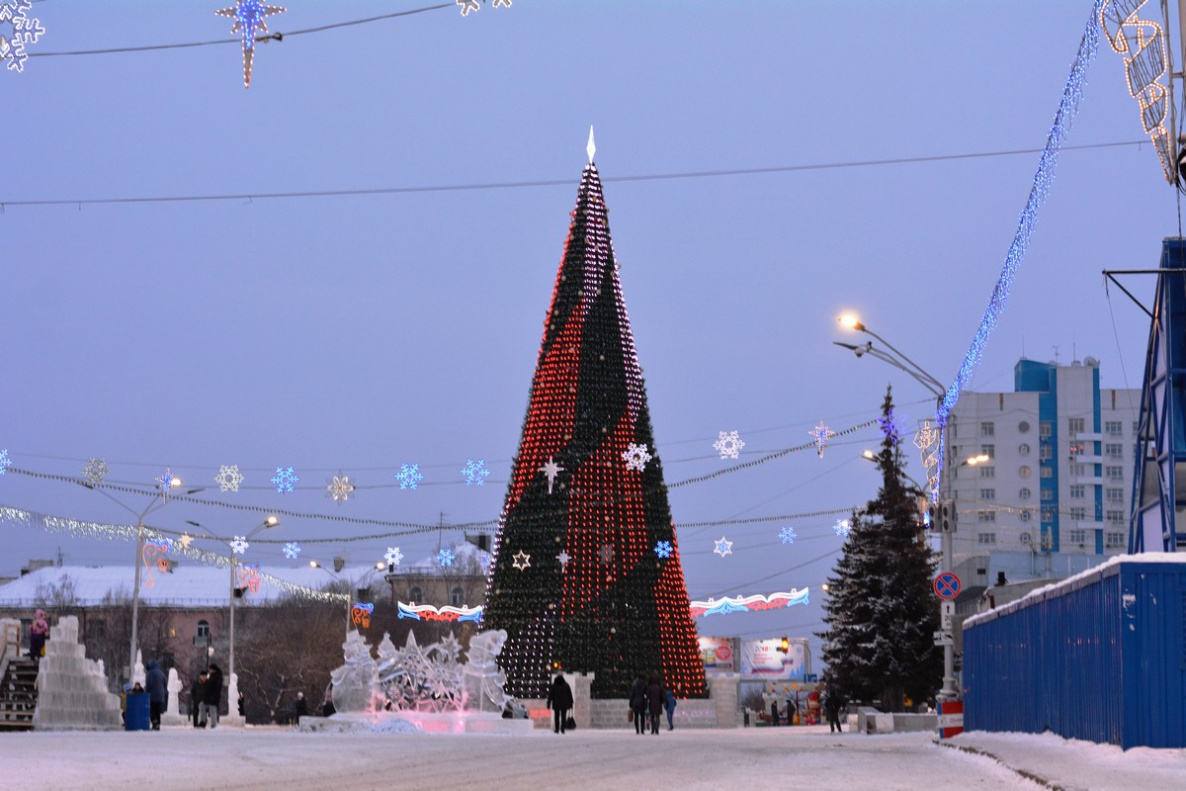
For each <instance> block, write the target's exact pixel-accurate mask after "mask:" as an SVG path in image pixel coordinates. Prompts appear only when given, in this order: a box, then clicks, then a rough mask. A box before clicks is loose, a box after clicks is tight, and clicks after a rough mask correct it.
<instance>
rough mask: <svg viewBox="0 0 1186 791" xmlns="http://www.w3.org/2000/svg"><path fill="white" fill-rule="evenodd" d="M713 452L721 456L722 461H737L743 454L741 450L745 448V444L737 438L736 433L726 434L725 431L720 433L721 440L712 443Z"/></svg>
mask: <svg viewBox="0 0 1186 791" xmlns="http://www.w3.org/2000/svg"><path fill="white" fill-rule="evenodd" d="M712 447H713V450H715V451H716V452H717V453H719V454H721V458H722V459H736V458H738V456H739V455H740V454H741V449H742V448H744V447H745V442H743V441H742V440H741V438H740V437H738V436H737V432H736V431H730V432H729V433H728V434H726V433H725V432H724V431H722V432H720V438H719V439H718V440H717V441H716V442H714V443H712Z"/></svg>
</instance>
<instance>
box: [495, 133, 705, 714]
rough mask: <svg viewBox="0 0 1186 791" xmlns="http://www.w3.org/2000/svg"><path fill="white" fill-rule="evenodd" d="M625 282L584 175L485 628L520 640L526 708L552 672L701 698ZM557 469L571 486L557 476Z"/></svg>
mask: <svg viewBox="0 0 1186 791" xmlns="http://www.w3.org/2000/svg"><path fill="white" fill-rule="evenodd" d="M590 148H591V146H590ZM590 160H592V152H590ZM617 269H618V267H617V265H616V264H615V262H614V254H613V249H612V247H611V245H610V234H609V224H608V222H607V220H606V207H605V201H604V199H603V197H602V192H601V181H600V179H599V177H598V174H597V168H596V167H595V166H594V165H593V164H592V161H590V164H589V165H588V166H587V167H586V168H585V171H584V174H583V175H582V177H581V185H580V189H579V191H578V193H577V205H576V209H575V210H574V211H573V213H572V224H571V227H570V228H569V233H568V240H567V242H566V245H565V250H564V258H563V260H562V261H561V263H560V270H559V272H558V273H557V276H556V285H555V289H554V291H553V293H552V305H551V308H550V309H549V311H548V315H547V318H546V319H545V320H544V334H543V341H542V344H541V346H540V352H539V359H538V361H537V363H536V369H535V376H534V379H533V381H532V385H531V396H530V400H529V402H528V407H527V417H526V419H525V421H524V424H523V435H522V439H521V440H520V444H519V453H518V456H517V457H516V458H515V465H514V470H513V472H512V474H511V481H510V485H509V487H508V489H507V495H506V502H505V505H504V508H503V515H502V520H501V524H500V525H499V529H498V535H497V536H496V539H495V547H494V552H495V560H494V563H493V566H492V570H491V573H490V580H489V588H488V590H487V594H486V613H485V626H486V628H490V629H506V630H507V632H508V633H509V635H510V637H509V638H508V640H507V644H506V647H505V648H504V649H503V651H502V654H501V655H500V658H499V664H500V665H501V666H502V668H503V669H504V670H505V671H506V673H507V677H508V680H507V685H506V689H507V691H508V692H510V693H511V694H513V695H516V696H518V697H521V698H541V697H544V696H545V694H546V689H547V686H548V682H549V671H553V670H555V669H557V668H562V669H564V670H565V671H569V672H592V673H596V678H595V680H594V682H593V695H594V697H597V698H622V697H627V695H628V693H629V691H630V685H631V683H632V682H633V680H634V679H635V678H636V677H637V676H639V675H650V674H651V673H655V672H658V673H660V674H662V676H663V680H664V682H665V683H666V684H667V685H668V686H670V687H671V688H672V689H673V691H674V692H675V693H676V695H678V696H680V697H683V696H703V695H704V694H705V693H706V687H705V680H704V666H703V664H702V662H701V660H700V652H699V648H698V645H697V637H696V628H695V626H694V625H693V623H692V618H691V613H690V610H689V606H690V605H689V600H688V592H687V588H686V586H685V584H684V576H683V570H682V568H681V565H680V555H679V544H678V542H677V541H676V537H675V530H674V528H673V527H672V520H671V510H670V507H669V506H668V503H667V489H666V486H665V484H664V483H663V467H662V464H661V462H660V460H659V457H658V454H657V453H656V452H655V450H654V449H655V441H654V437H653V435H652V430H651V419H650V413H649V411H648V409H647V399H646V391H645V389H644V386H643V380H642V372H641V369H640V368H639V365H638V359H637V356H636V354H635V350H634V337H633V333H632V332H631V330H630V321H629V319H628V317H627V315H626V305H625V302H624V301H623V299H622V291H621V285H620V282H619V280H618V272H617ZM639 449H641V451H642V452H640V450H639ZM644 452H645V453H646V454H647V459H646V460H645V461H643V460H642V453H644ZM632 454H633V455H632ZM549 464H552V465H556V467H558V468H560V469H562V470H563V472H564V474H563V475H562V476H555V475H549V474H548V473H549V469H550V468H549V467H548V465H549ZM549 490H551V493H549ZM656 547H662V548H663V552H662V553H660V552H657V551H656ZM668 547H670V551H668ZM516 557H520V558H522V557H530V559H531V561H530V564H529V565H527V564H523V563H520V564H518V565H515V563H514V561H515V558H516Z"/></svg>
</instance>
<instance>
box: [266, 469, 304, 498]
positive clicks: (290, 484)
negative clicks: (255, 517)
mask: <svg viewBox="0 0 1186 791" xmlns="http://www.w3.org/2000/svg"><path fill="white" fill-rule="evenodd" d="M300 481H301V479H300V478H298V477H297V474H296V470H294V469H293V468H292V467H289V468H288V469H285V468H284V467H277V468H276V474H275V475H273V476H272V484H273V485H274V486H275V487H276V491H277V492H278V493H279V494H284V493H285V492H292V491H293V489H294V487H295V486H296V484H298V483H300Z"/></svg>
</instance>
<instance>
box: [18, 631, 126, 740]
mask: <svg viewBox="0 0 1186 791" xmlns="http://www.w3.org/2000/svg"><path fill="white" fill-rule="evenodd" d="M37 690H38V692H37V708H36V709H35V710H34V711H33V727H34V728H35V729H37V730H108V729H118V728H119V727H120V716H119V697H118V696H117V695H113V694H112V693H110V692H108V691H107V679H105V678H104V677H103V673H102V671H101V670H100V669H99V663H98V662H95V661H94V660H92V659H87V658H86V648H85V647H84V646H82V645H80V644H79V642H78V618H77V617H76V616H73V615H67V616H64V617H63V618H61V619H60V620H59V621H58V623H57V625H55V626H53V627H52V628H51V629H50V632H49V640H48V641H47V642H46V644H45V656H44V657H42V658H41V664H40V667H39V669H38V673H37Z"/></svg>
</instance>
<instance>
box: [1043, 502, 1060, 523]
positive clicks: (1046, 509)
mask: <svg viewBox="0 0 1186 791" xmlns="http://www.w3.org/2000/svg"><path fill="white" fill-rule="evenodd" d="M1057 513H1058V509H1057V508H1055V507H1054V506H1053V505H1044V506H1042V521H1043V522H1053V521H1054V517H1055V515H1056V514H1057Z"/></svg>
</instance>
